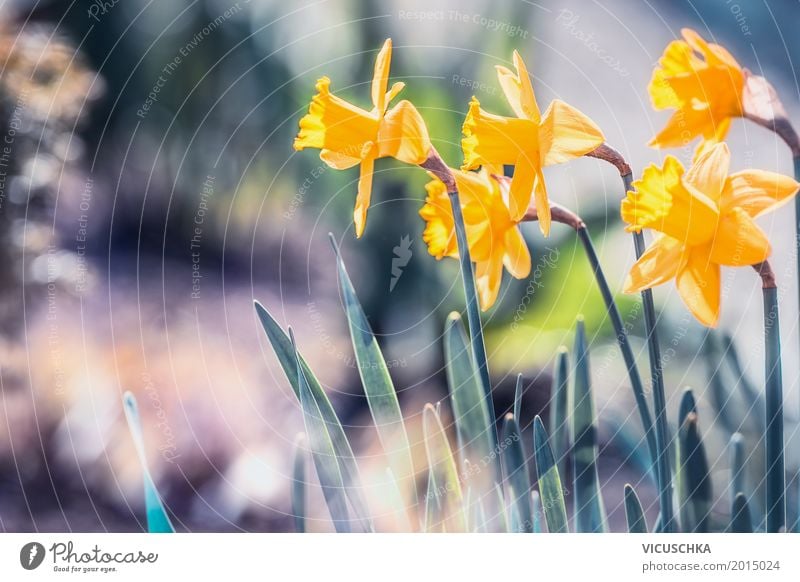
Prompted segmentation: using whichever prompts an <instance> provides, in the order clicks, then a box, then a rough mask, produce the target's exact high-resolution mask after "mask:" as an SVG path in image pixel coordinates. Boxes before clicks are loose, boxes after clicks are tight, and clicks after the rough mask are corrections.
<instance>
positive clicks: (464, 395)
mask: <svg viewBox="0 0 800 582" xmlns="http://www.w3.org/2000/svg"><path fill="white" fill-rule="evenodd" d="M444 358H445V368H446V370H447V385H448V388H449V390H450V401H451V403H452V405H453V416H454V418H455V424H456V432H457V434H458V441H459V444H460V446H461V459H462V460H470V461H472V462H474V463H478V462H481V463H486V464H488V465H489V467H488V469H489V470H488V471H487V472H488V473H490V474H489V475H488V477H489V479H488V480H486V481H487V483H485V484H484V486H483V487H482V489H483V491H479V492H478V493H479V496H483V495H484V494H485V493H486V490H487V489H491V488H492V486H493V476H494V475H498V476H499V471H498V470H497V468H496V460H495V455H494V454H493V449H494V438H493V431H494V422H493V419H492V418H491V416H490V409H489V406H488V403H487V398H486V393H485V392H484V390H483V384H482V383H481V379H480V375H479V374H478V373H477V371H476V370H475V361H474V359H473V358H472V353H471V351H470V347H469V344H468V340H467V334H466V331H465V329H464V325H463V323H462V322H461V316H460V315H459V314H458V313H456V312H453V313H451V314H450V315H449V316H448V318H447V323H446V324H445V329H444Z"/></svg>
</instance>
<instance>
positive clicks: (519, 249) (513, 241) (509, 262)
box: [503, 227, 531, 279]
mask: <svg viewBox="0 0 800 582" xmlns="http://www.w3.org/2000/svg"><path fill="white" fill-rule="evenodd" d="M505 247H506V252H505V254H504V255H503V265H505V268H506V270H508V272H509V273H511V276H512V277H515V278H517V279H524V278H525V277H527V276H528V275H530V273H531V253H530V251H529V250H528V245H527V244H525V239H524V238H523V237H522V233H521V232H520V231H519V228H517V227H513V228H510V229H508V231H506V235H505Z"/></svg>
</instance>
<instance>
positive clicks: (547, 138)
mask: <svg viewBox="0 0 800 582" xmlns="http://www.w3.org/2000/svg"><path fill="white" fill-rule="evenodd" d="M604 140H605V138H604V137H603V132H602V131H601V130H600V128H599V127H597V125H596V124H595V123H594V121H592V120H591V119H589V118H588V117H587V116H586V115H584V114H583V113H581V112H580V111H578V110H577V109H575V108H574V107H572V106H571V105H568V104H566V103H564V102H563V101H560V100H558V99H556V100H554V101H553V102H552V103H551V104H550V106H549V107H548V108H547V111H545V113H544V117H543V118H542V123H541V125H540V126H539V148H540V152H541V158H542V163H543V164H544V165H545V166H550V165H552V164H560V163H562V162H566V161H568V160H572V159H574V158H578V157H580V156H583V155H585V154H587V153H589V152H591V151H592V150H594V149H596V148H597V147H598V146H599V145H600V144H602V143H603V141H604Z"/></svg>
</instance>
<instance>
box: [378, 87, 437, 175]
mask: <svg viewBox="0 0 800 582" xmlns="http://www.w3.org/2000/svg"><path fill="white" fill-rule="evenodd" d="M430 151H431V140H430V137H429V136H428V128H427V127H426V126H425V121H423V119H422V116H421V115H420V114H419V111H417V108H416V107H414V105H413V104H412V103H411V102H410V101H405V100H403V101H400V102H399V103H398V104H397V105H395V106H394V107H392V108H391V109H390V110H389V111H388V112H387V113H386V117H384V118H383V120H382V121H381V124H380V129H379V131H378V157H381V158H382V157H386V156H391V157H393V158H396V159H398V160H400V161H401V162H405V163H407V164H414V165H419V164H421V163H422V162H424V161H425V160H426V159H427V157H428V155H429V154H430Z"/></svg>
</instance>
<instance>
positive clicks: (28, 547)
mask: <svg viewBox="0 0 800 582" xmlns="http://www.w3.org/2000/svg"><path fill="white" fill-rule="evenodd" d="M44 554H45V552H44V546H43V545H42V544H40V543H39V542H28V543H27V544H25V545H24V546H22V549H21V550H20V551H19V563H20V564H22V567H23V568H25V569H26V570H35V569H36V568H38V567H39V566H41V565H42V562H43V561H44Z"/></svg>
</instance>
